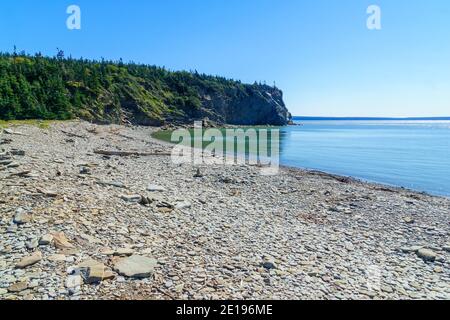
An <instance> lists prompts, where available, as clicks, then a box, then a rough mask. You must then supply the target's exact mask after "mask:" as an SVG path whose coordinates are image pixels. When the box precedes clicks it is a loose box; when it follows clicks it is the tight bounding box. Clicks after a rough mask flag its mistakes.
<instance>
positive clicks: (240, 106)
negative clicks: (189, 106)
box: [202, 86, 292, 126]
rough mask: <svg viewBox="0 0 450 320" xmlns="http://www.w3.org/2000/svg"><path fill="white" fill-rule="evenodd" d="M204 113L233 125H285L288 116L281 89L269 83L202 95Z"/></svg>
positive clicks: (289, 117)
mask: <svg viewBox="0 0 450 320" xmlns="http://www.w3.org/2000/svg"><path fill="white" fill-rule="evenodd" d="M202 105H203V108H204V109H205V116H207V117H208V118H209V119H211V120H213V121H216V122H218V123H226V124H234V125H275V126H283V125H287V124H288V123H289V121H290V120H291V118H292V117H291V114H290V113H289V111H288V109H287V108H286V105H285V104H284V101H283V92H282V91H281V90H279V89H277V88H273V87H269V86H258V87H249V88H247V90H246V92H245V94H236V93H235V92H229V93H228V94H225V95H212V96H211V95H204V96H203V101H202Z"/></svg>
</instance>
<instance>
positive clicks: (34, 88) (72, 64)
mask: <svg viewBox="0 0 450 320" xmlns="http://www.w3.org/2000/svg"><path fill="white" fill-rule="evenodd" d="M0 75H1V78H2V81H1V82H0V119H3V120H13V119H50V120H52V119H62V120H67V119H74V118H79V119H83V120H87V121H90V122H95V123H102V124H108V123H114V124H133V125H154V126H161V125H166V124H186V123H191V122H192V121H194V120H203V119H205V118H208V119H209V120H211V121H213V122H215V123H217V124H233V125H286V124H288V123H289V121H290V120H291V115H290V113H289V111H288V109H287V108H286V106H285V104H284V102H283V93H282V91H281V90H280V89H278V88H276V87H270V86H267V85H262V84H257V83H255V84H243V83H241V82H240V81H236V80H230V79H226V78H223V77H218V76H209V75H205V74H199V73H198V72H196V71H191V72H186V71H182V72H172V71H169V70H166V69H165V68H160V67H156V66H148V65H141V64H135V63H127V64H125V63H123V62H122V61H118V62H113V61H105V60H102V61H91V60H75V59H71V58H69V59H66V58H64V54H63V53H62V52H60V54H59V55H58V57H56V58H48V57H43V56H41V55H35V56H29V55H25V54H21V55H17V54H11V55H10V54H1V55H0Z"/></svg>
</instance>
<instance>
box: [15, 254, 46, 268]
mask: <svg viewBox="0 0 450 320" xmlns="http://www.w3.org/2000/svg"><path fill="white" fill-rule="evenodd" d="M41 260H42V253H41V252H40V251H37V252H35V253H34V254H32V255H31V256H28V257H25V258H23V259H22V260H20V262H19V263H18V264H16V268H18V269H23V268H26V267H28V266H31V265H33V264H35V263H38V262H39V261H41Z"/></svg>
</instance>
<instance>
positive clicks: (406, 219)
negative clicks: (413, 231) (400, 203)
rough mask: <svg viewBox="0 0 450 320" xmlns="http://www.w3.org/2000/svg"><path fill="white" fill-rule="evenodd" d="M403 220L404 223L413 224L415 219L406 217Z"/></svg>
mask: <svg viewBox="0 0 450 320" xmlns="http://www.w3.org/2000/svg"><path fill="white" fill-rule="evenodd" d="M403 221H405V223H407V224H413V223H414V222H415V220H414V219H413V218H411V217H406V218H404V219H403Z"/></svg>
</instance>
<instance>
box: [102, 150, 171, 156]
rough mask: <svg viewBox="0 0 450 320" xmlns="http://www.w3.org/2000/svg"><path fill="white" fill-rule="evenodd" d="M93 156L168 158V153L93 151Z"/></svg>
mask: <svg viewBox="0 0 450 320" xmlns="http://www.w3.org/2000/svg"><path fill="white" fill-rule="evenodd" d="M94 153H95V154H101V155H104V156H118V157H130V156H137V157H150V156H170V155H171V153H170V152H155V151H152V152H138V151H114V150H94Z"/></svg>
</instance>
